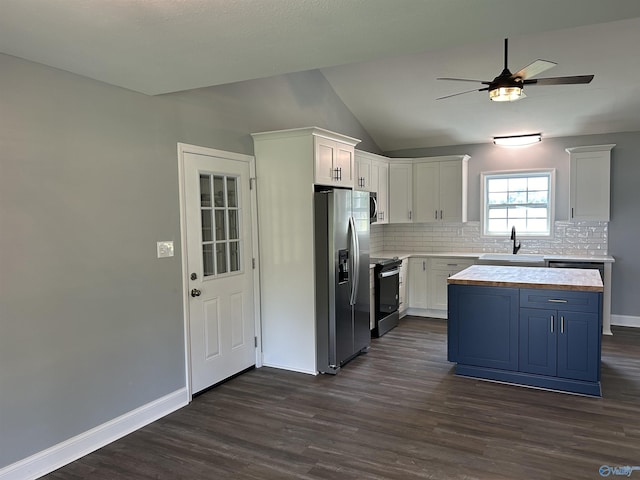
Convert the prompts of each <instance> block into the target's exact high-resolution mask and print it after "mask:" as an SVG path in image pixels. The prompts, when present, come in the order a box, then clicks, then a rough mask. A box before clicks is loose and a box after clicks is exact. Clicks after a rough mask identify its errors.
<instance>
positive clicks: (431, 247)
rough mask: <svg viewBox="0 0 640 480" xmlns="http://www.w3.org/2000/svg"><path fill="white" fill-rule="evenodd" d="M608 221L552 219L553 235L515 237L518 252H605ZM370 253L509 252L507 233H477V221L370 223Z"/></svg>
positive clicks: (561, 253)
mask: <svg viewBox="0 0 640 480" xmlns="http://www.w3.org/2000/svg"><path fill="white" fill-rule="evenodd" d="M608 227H609V224H608V222H575V223H574V222H555V224H554V232H553V233H554V234H553V238H550V239H529V238H526V237H519V238H518V242H520V243H521V244H522V248H521V249H520V253H523V254H527V253H545V254H548V255H607V254H608ZM370 242H371V253H372V255H375V254H379V253H380V252H382V251H384V250H386V251H392V252H394V251H396V252H425V253H438V252H468V253H510V252H511V245H512V242H511V240H510V239H509V236H505V237H501V238H487V237H482V236H481V235H480V222H467V223H448V224H447V223H445V224H437V225H434V224H429V223H399V224H390V225H375V224H374V225H371V237H370Z"/></svg>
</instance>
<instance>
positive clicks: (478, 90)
mask: <svg viewBox="0 0 640 480" xmlns="http://www.w3.org/2000/svg"><path fill="white" fill-rule="evenodd" d="M486 90H489V88H488V87H487V88H480V89H477V88H474V89H473V90H467V91H466V92H458V93H454V94H452V95H445V96H444V97H438V98H436V100H442V99H445V98H451V97H457V96H458V95H464V94H465V93H471V92H483V91H486Z"/></svg>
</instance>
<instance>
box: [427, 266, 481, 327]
mask: <svg viewBox="0 0 640 480" xmlns="http://www.w3.org/2000/svg"><path fill="white" fill-rule="evenodd" d="M473 264H474V261H473V260H468V259H461V258H455V257H437V258H430V259H429V261H428V262H427V272H428V276H427V308H428V309H429V310H438V311H439V312H440V315H430V316H438V317H441V316H442V315H443V316H442V317H441V318H446V317H447V279H448V278H449V277H450V276H451V275H454V274H456V273H458V272H461V271H462V270H464V269H465V268H467V267H470V266H471V265H473Z"/></svg>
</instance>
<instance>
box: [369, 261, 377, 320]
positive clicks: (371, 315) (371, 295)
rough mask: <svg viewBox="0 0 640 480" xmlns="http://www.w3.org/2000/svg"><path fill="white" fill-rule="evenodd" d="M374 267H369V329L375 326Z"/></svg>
mask: <svg viewBox="0 0 640 480" xmlns="http://www.w3.org/2000/svg"><path fill="white" fill-rule="evenodd" d="M374 270H375V268H369V329H370V330H373V329H374V327H375V326H376V282H375V273H374Z"/></svg>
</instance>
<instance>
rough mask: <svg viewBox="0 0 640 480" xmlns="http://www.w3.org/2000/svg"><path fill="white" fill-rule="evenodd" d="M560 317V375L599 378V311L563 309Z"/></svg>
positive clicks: (576, 377)
mask: <svg viewBox="0 0 640 480" xmlns="http://www.w3.org/2000/svg"><path fill="white" fill-rule="evenodd" d="M558 321H559V325H558V376H559V377H563V378H571V379H574V380H587V381H593V382H596V381H599V380H600V368H599V367H600V317H599V315H598V314H596V313H582V312H568V311H559V312H558Z"/></svg>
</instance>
